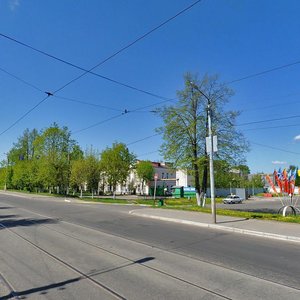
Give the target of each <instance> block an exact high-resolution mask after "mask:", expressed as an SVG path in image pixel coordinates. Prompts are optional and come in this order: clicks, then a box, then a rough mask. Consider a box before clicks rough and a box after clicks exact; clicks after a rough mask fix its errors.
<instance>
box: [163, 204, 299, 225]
mask: <svg viewBox="0 0 300 300" xmlns="http://www.w3.org/2000/svg"><path fill="white" fill-rule="evenodd" d="M163 208H169V209H178V210H186V211H198V212H203V213H211V209H210V208H208V207H199V206H196V205H193V206H184V205H177V206H176V205H173V206H172V205H171V206H164V207H163ZM217 215H222V216H230V217H239V218H245V219H258V220H268V221H279V222H289V223H300V216H299V215H297V216H294V215H289V216H286V217H284V216H282V215H279V214H269V213H257V212H247V211H236V210H229V209H217Z"/></svg>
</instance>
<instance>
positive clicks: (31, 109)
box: [0, 93, 51, 136]
mask: <svg viewBox="0 0 300 300" xmlns="http://www.w3.org/2000/svg"><path fill="white" fill-rule="evenodd" d="M50 96H51V93H48V94H47V96H46V97H45V98H43V99H42V100H41V101H39V102H38V103H37V104H36V105H35V106H33V107H32V108H30V109H29V110H28V111H27V112H26V113H25V114H23V115H22V116H21V117H20V118H19V119H17V120H16V121H15V122H13V123H12V124H11V125H10V126H8V127H7V128H6V129H5V130H3V131H2V132H0V136H1V135H2V134H4V133H5V132H7V131H8V130H9V129H11V128H12V127H14V126H15V125H16V124H17V123H19V122H20V121H21V120H23V119H24V118H25V117H26V116H27V115H29V114H30V113H31V112H32V111H33V110H34V109H36V108H37V107H38V106H40V105H41V104H42V103H43V102H44V101H46V100H47V99H48V98H49V97H50Z"/></svg>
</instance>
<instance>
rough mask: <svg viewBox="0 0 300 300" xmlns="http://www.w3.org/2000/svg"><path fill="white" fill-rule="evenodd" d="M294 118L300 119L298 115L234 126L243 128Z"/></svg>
mask: <svg viewBox="0 0 300 300" xmlns="http://www.w3.org/2000/svg"><path fill="white" fill-rule="evenodd" d="M295 118H300V115H295V116H289V117H282V118H274V119H267V120H261V121H253V122H247V123H241V124H237V125H236V126H245V125H252V124H259V123H267V122H274V121H282V120H289V119H295Z"/></svg>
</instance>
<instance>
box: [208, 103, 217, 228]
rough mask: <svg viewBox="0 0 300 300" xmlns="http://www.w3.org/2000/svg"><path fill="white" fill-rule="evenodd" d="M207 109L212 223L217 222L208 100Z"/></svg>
mask: <svg viewBox="0 0 300 300" xmlns="http://www.w3.org/2000/svg"><path fill="white" fill-rule="evenodd" d="M207 110H208V132H209V143H210V153H209V176H210V199H211V213H212V217H213V223H217V220H216V201H215V177H214V148H213V135H212V128H211V107H210V101H209V102H208V106H207Z"/></svg>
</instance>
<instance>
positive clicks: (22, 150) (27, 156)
mask: <svg viewBox="0 0 300 300" xmlns="http://www.w3.org/2000/svg"><path fill="white" fill-rule="evenodd" d="M38 136H39V133H38V131H37V129H33V130H31V131H30V130H29V129H28V128H27V129H25V130H24V132H23V134H22V135H21V136H20V137H19V138H18V141H17V142H16V143H14V145H13V147H12V149H11V150H10V151H9V153H8V158H9V160H10V162H11V163H12V164H13V165H14V164H16V163H18V162H19V161H28V160H32V159H34V157H35V140H36V138H37V137H38Z"/></svg>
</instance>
